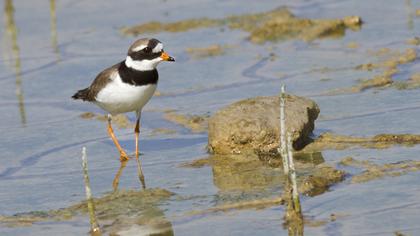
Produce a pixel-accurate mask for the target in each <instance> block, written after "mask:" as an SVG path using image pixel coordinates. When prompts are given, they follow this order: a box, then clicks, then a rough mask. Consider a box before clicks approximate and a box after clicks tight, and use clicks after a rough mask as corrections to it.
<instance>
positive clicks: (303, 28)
mask: <svg viewBox="0 0 420 236" xmlns="http://www.w3.org/2000/svg"><path fill="white" fill-rule="evenodd" d="M361 24H362V20H361V18H360V17H358V16H348V17H344V18H343V19H306V18H299V17H296V16H294V15H293V14H292V13H291V12H290V11H289V10H288V9H286V8H284V7H280V8H276V9H274V10H272V11H267V12H262V13H255V14H244V15H236V16H228V17H225V18H221V19H209V18H197V19H187V20H182V21H177V22H173V23H161V22H156V21H152V22H148V23H144V24H140V25H136V26H132V27H124V28H122V29H121V32H122V34H124V35H133V36H136V35H139V34H145V33H157V32H162V31H166V32H184V31H188V30H193V29H198V28H208V27H222V26H227V27H228V28H229V29H231V30H234V29H240V30H244V31H247V32H249V37H248V39H249V40H250V41H251V42H253V43H264V42H267V41H279V40H287V39H301V40H306V41H312V40H315V39H317V38H325V37H333V38H334V37H342V36H343V35H344V34H345V30H346V29H347V28H350V29H352V30H358V29H359V28H360V26H361Z"/></svg>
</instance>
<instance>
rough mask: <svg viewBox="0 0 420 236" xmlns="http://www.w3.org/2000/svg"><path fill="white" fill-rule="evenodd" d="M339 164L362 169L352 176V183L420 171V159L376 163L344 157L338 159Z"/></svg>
mask: <svg viewBox="0 0 420 236" xmlns="http://www.w3.org/2000/svg"><path fill="white" fill-rule="evenodd" d="M340 164H341V165H343V166H352V167H357V168H362V169H364V171H363V172H362V173H360V174H356V175H354V176H352V178H351V182H352V183H364V182H368V181H371V180H375V179H379V178H383V177H396V176H401V175H404V174H407V173H409V172H415V171H420V161H400V162H397V163H388V164H383V165H378V164H374V163H372V162H369V161H367V160H363V161H359V160H356V159H354V158H352V157H346V158H344V159H342V160H341V161H340Z"/></svg>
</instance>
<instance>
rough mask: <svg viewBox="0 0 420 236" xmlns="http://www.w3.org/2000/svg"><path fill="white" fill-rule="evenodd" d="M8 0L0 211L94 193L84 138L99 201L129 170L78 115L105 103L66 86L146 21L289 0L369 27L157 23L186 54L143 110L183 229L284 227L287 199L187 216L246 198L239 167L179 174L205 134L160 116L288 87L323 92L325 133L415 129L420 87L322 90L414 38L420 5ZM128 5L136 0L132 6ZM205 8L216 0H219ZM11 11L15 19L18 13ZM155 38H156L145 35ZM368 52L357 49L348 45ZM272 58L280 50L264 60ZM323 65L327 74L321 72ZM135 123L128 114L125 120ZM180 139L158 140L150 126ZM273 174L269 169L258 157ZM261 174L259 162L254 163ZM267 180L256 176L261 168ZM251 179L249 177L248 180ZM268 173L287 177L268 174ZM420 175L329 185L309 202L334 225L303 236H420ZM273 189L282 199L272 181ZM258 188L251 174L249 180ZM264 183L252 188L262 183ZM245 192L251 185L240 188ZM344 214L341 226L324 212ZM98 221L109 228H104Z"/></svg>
mask: <svg viewBox="0 0 420 236" xmlns="http://www.w3.org/2000/svg"><path fill="white" fill-rule="evenodd" d="M51 2H53V3H55V4H53V5H51V4H50V2H48V1H11V0H9V1H7V0H5V1H4V2H3V6H4V7H3V8H2V9H6V7H5V6H6V5H7V4H13V6H14V9H15V11H14V12H11V11H2V17H1V18H2V19H3V21H2V22H3V25H4V27H0V34H1V35H2V49H1V54H2V59H1V61H0V114H2V115H1V118H0V121H1V122H0V132H1V134H2V135H1V136H0V160H1V161H0V190H1V191H0V215H13V214H15V213H20V212H28V211H41V210H50V209H59V208H64V207H67V206H70V205H73V204H75V203H78V202H80V201H81V200H83V199H84V196H85V195H84V186H83V178H82V173H81V160H80V153H81V147H82V146H86V147H87V151H88V158H89V168H90V170H89V172H90V178H91V184H92V189H93V194H94V196H97V197H100V196H102V195H104V194H105V193H107V192H110V191H112V181H113V178H114V175H115V173H116V172H117V170H118V168H119V161H118V155H117V152H116V150H114V146H113V144H112V141H111V140H110V139H109V138H108V137H107V133H106V130H105V123H103V122H100V121H97V120H85V119H82V118H80V117H79V116H80V114H82V113H83V112H87V111H92V112H96V113H100V112H101V111H100V110H99V108H97V107H95V106H93V105H91V104H86V103H82V102H79V101H72V100H71V99H70V96H71V95H72V94H73V93H74V92H75V91H76V90H77V89H81V88H84V87H86V86H87V85H88V84H89V83H90V82H91V80H92V79H93V78H94V76H95V75H96V74H97V72H99V71H100V70H102V69H103V68H104V67H106V66H108V65H112V64H113V63H115V62H118V61H119V60H122V59H123V58H124V54H125V52H126V48H127V47H128V46H129V45H130V43H131V42H132V41H133V40H134V38H133V37H124V36H122V35H121V34H120V33H119V31H118V29H119V28H120V27H122V26H131V25H134V24H138V23H145V22H148V21H153V20H155V21H163V22H173V21H177V20H183V19H189V18H197V17H209V18H222V17H225V16H229V15H238V14H244V13H255V12H263V11H268V10H272V9H274V8H276V7H279V6H287V7H288V8H289V9H290V10H291V11H292V12H293V13H294V14H295V15H297V16H299V17H305V18H342V17H345V16H349V15H358V16H360V17H362V19H363V21H364V22H365V24H364V25H363V26H362V28H361V30H360V31H357V32H353V31H350V30H347V31H346V34H345V36H344V37H342V38H337V39H319V40H315V41H312V42H303V41H299V40H289V41H284V42H278V43H266V44H263V45H255V44H252V43H250V42H248V41H247V40H246V36H247V33H246V32H243V31H240V30H229V29H227V28H224V30H221V29H220V28H219V27H216V28H204V29H197V30H191V31H187V32H181V33H168V32H162V33H156V34H150V35H147V36H150V37H156V38H158V39H160V40H161V41H162V42H164V44H165V48H166V51H167V52H168V53H170V54H171V55H173V56H174V57H175V58H176V59H177V62H176V63H173V64H169V63H168V64H161V65H160V67H159V73H160V84H159V88H158V90H159V91H160V92H161V93H162V96H158V97H154V98H153V99H152V100H151V102H150V103H149V104H148V105H147V106H146V107H145V110H144V112H143V115H142V131H141V132H142V133H141V142H140V148H141V152H142V153H143V155H142V156H141V158H142V161H143V170H144V174H145V176H146V183H147V185H148V187H159V188H162V189H166V190H169V191H171V192H173V193H174V194H175V196H173V197H171V198H170V199H169V200H167V201H164V202H161V203H160V204H159V206H158V208H159V209H160V210H161V211H162V212H163V214H164V215H165V218H166V219H167V220H169V221H170V222H171V224H172V230H173V232H174V234H175V235H197V234H203V235H214V234H219V235H227V234H229V235H287V234H288V232H287V230H286V229H284V228H283V226H282V224H283V215H284V206H282V205H274V206H270V207H267V208H263V209H258V208H257V209H246V210H230V211H226V212H216V213H207V214H200V215H189V212H191V211H193V210H205V209H208V208H211V207H214V206H217V205H218V204H221V203H226V202H229V201H231V200H232V199H235V197H237V196H238V195H239V198H240V197H241V196H243V197H244V198H246V197H249V196H248V195H247V194H251V195H252V194H253V193H249V192H247V191H245V190H239V192H238V190H237V189H235V190H232V189H229V188H227V189H226V188H223V187H221V185H220V183H221V181H223V180H226V179H224V178H229V175H226V176H223V175H222V176H220V175H215V172H214V171H213V170H212V168H211V167H209V166H205V167H202V168H183V167H180V166H181V165H182V164H184V163H185V162H189V161H193V160H196V159H199V158H203V157H206V156H207V153H206V144H207V134H206V133H198V134H196V133H191V132H190V131H189V130H187V129H185V128H183V127H181V126H179V125H176V124H173V123H170V122H168V121H166V120H165V119H164V118H163V114H164V113H163V112H164V111H165V110H168V109H175V110H177V111H178V112H179V113H182V114H197V115H202V114H207V113H210V114H211V113H214V112H215V111H216V110H217V109H219V108H221V107H223V106H225V105H227V104H230V103H231V102H233V101H237V100H239V99H242V98H247V97H252V96H260V95H275V94H278V93H279V90H280V89H279V88H280V84H281V83H285V84H286V86H287V91H288V92H290V93H293V94H296V95H300V96H308V97H310V98H312V99H314V100H315V101H316V102H317V103H318V104H319V106H320V109H321V114H320V118H319V119H318V121H317V123H316V129H315V134H320V133H322V132H325V131H330V132H334V133H338V134H345V135H357V136H368V135H375V134H379V133H414V134H419V133H420V126H419V125H418V117H420V98H419V95H418V90H416V89H413V90H397V89H395V88H392V87H391V88H383V89H368V90H366V91H364V92H361V93H355V94H341V95H331V96H328V95H325V94H326V93H327V92H329V91H331V90H334V89H340V88H347V87H351V86H354V85H356V84H357V83H358V79H360V78H370V77H373V75H374V74H375V73H376V72H375V71H373V72H366V71H360V70H355V69H354V67H356V66H357V65H360V64H363V63H368V62H377V61H378V57H377V56H375V55H372V53H370V52H369V51H378V50H379V49H381V48H384V47H386V48H390V49H392V50H398V51H401V52H402V51H404V50H405V49H406V48H416V50H417V53H419V50H418V46H413V45H408V44H407V43H406V40H408V39H410V38H413V37H414V36H419V35H418V33H419V32H420V17H418V16H417V17H416V15H415V10H416V9H419V8H420V2H419V1H413V0H412V1H410V0H407V1H393V0H387V1H368V2H366V1H360V0H356V1H355V0H353V1H350V0H347V1H332V0H330V1H294V2H293V3H290V1H264V3H261V2H258V1H241V2H240V3H239V2H226V1H217V2H214V1H209V0H201V1H179V0H176V1H144V2H142V3H138V2H136V1H128V0H126V1H118V3H117V2H111V1H109V2H104V1H57V2H55V1H54V0H52V1H51ZM133 4H134V6H133ZM209 6H211V7H209ZM10 19H12V21H11V20H10ZM145 36H146V35H145ZM353 42H355V43H357V44H358V45H359V47H357V48H349V47H348V44H349V43H353ZM214 44H220V45H228V46H229V47H228V48H227V49H226V52H225V53H224V54H223V55H220V56H216V57H209V58H201V59H196V58H193V57H190V56H189V55H188V53H187V52H186V49H187V48H190V47H208V46H210V45H214ZM270 53H274V54H275V55H276V56H277V57H276V58H275V59H274V60H270V59H267V58H268V57H269V54H270ZM417 62H418V59H417V60H416V61H415V62H414V63H409V64H404V65H400V66H399V67H398V69H399V73H397V74H396V75H395V76H394V77H393V79H394V80H406V79H408V77H409V76H410V75H412V74H413V73H414V72H418V71H419V69H420V66H419V63H417ZM325 68H328V69H329V70H323V69H325ZM129 117H130V119H131V120H133V119H134V114H129ZM162 127H163V128H168V129H173V130H176V131H177V132H176V133H175V134H154V133H153V130H154V129H156V128H162ZM116 135H117V137H119V138H120V140H121V144H122V145H123V146H124V147H126V149H127V150H128V151H129V152H131V153H132V152H133V151H134V147H135V146H134V135H133V134H132V130H130V129H120V130H119V129H116ZM419 151H420V147H418V146H414V147H393V148H390V149H385V150H373V149H349V150H344V151H332V150H331V151H324V152H323V157H324V159H325V161H326V162H327V163H330V164H332V165H337V168H339V169H344V170H346V171H348V172H349V173H357V171H358V170H354V169H352V168H346V167H343V166H340V165H339V164H338V162H339V160H340V159H341V158H343V157H346V156H352V157H354V158H355V159H364V160H369V161H372V162H375V163H381V164H383V163H393V162H398V161H402V160H420V157H419V155H418V153H419ZM264 168H265V167H264ZM259 171H261V170H259ZM256 173H257V174H258V172H256ZM251 176H252V175H251ZM271 178H273V179H274V180H275V179H276V178H278V176H276V175H273V176H271ZM419 180H420V173H419V172H411V173H408V174H406V175H403V176H400V177H392V178H391V177H386V178H382V179H377V180H374V181H370V182H367V183H361V184H351V183H350V181H348V179H347V180H345V181H344V182H342V183H339V184H336V185H334V186H333V187H332V188H331V189H330V191H329V192H327V193H324V194H322V195H319V196H316V197H304V198H303V199H302V208H303V213H304V215H305V216H307V217H309V218H312V219H314V220H325V221H326V223H325V224H322V225H320V226H316V227H315V226H310V225H306V226H305V235H390V234H393V233H394V232H395V231H399V232H402V233H407V234H411V235H416V234H418V233H419V232H420V228H419V227H418V224H417V222H418V220H419V219H420V211H419V210H418V208H419V206H420V200H419V199H420V198H419V196H420V188H419V187H418V184H417V183H418V182H419ZM268 182H269V183H270V184H267V185H264V186H263V187H262V188H263V191H261V192H270V195H271V196H276V195H279V194H280V191H281V187H276V186H273V183H272V182H270V181H268ZM254 185H256V184H254ZM120 188H124V189H140V184H139V181H138V179H137V174H136V166H135V162H134V161H130V162H129V163H128V166H127V167H126V168H125V170H124V172H123V174H122V176H121V180H120ZM259 188H261V186H255V189H259ZM241 191H244V192H241ZM331 214H334V215H336V216H337V219H336V220H335V221H331V220H329V219H330V215H331ZM100 223H101V222H100ZM88 231H89V219H88V218H87V216H86V217H78V218H75V219H73V220H71V221H64V222H55V221H47V222H40V223H35V224H33V225H32V226H30V227H7V226H6V225H4V224H1V225H0V234H1V235H29V234H30V235H57V234H60V235H82V234H87V233H88Z"/></svg>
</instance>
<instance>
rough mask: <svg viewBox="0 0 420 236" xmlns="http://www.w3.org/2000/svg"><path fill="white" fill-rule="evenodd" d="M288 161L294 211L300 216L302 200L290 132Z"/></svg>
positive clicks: (288, 134) (288, 137)
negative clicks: (297, 181)
mask: <svg viewBox="0 0 420 236" xmlns="http://www.w3.org/2000/svg"><path fill="white" fill-rule="evenodd" d="M287 151H288V155H287V159H288V163H289V180H290V183H291V184H292V199H293V209H294V210H295V212H296V213H297V214H298V215H301V214H302V213H301V212H302V211H301V207H300V199H299V192H298V188H297V183H296V170H295V164H294V162H293V147H292V135H291V134H290V133H289V132H288V133H287Z"/></svg>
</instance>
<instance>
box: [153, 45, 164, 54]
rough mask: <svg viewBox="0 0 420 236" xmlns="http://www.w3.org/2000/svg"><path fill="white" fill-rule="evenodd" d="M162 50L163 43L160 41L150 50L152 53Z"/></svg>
mask: <svg viewBox="0 0 420 236" xmlns="http://www.w3.org/2000/svg"><path fill="white" fill-rule="evenodd" d="M162 50H163V44H162V43H158V44H157V45H156V46H155V47H154V48H153V50H152V52H153V53H158V52H160V51H162Z"/></svg>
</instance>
